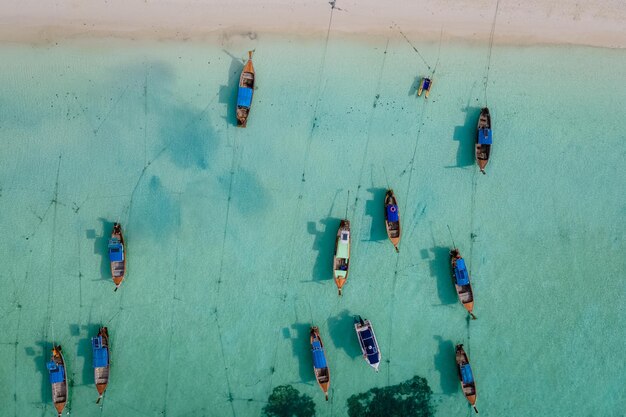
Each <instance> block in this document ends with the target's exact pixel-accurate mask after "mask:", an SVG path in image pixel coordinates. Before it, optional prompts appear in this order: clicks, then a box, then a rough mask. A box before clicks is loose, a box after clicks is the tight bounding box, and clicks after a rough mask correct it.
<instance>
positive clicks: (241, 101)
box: [237, 87, 252, 109]
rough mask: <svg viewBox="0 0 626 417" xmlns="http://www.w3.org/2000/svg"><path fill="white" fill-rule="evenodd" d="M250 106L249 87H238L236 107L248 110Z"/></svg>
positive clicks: (250, 92) (250, 90) (250, 94)
mask: <svg viewBox="0 0 626 417" xmlns="http://www.w3.org/2000/svg"><path fill="white" fill-rule="evenodd" d="M251 105H252V89H251V88H249V87H239V94H237V106H239V107H245V108H247V109H249V108H250V106H251Z"/></svg>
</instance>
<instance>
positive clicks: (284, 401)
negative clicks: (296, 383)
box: [262, 385, 315, 417]
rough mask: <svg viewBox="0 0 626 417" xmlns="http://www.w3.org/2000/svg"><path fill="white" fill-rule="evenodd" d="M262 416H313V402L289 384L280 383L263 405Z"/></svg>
mask: <svg viewBox="0 0 626 417" xmlns="http://www.w3.org/2000/svg"><path fill="white" fill-rule="evenodd" d="M262 415H263V417H313V416H314V415H315V403H314V402H313V400H312V399H311V397H309V396H308V395H305V394H300V391H298V390H297V389H295V388H294V387H292V386H291V385H280V386H278V387H276V388H274V390H273V391H272V393H271V394H270V396H269V397H268V399H267V405H266V406H265V407H263V414H262Z"/></svg>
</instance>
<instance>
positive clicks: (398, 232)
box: [385, 189, 402, 252]
mask: <svg viewBox="0 0 626 417" xmlns="http://www.w3.org/2000/svg"><path fill="white" fill-rule="evenodd" d="M391 206H395V207H396V210H398V201H397V200H396V196H395V194H394V193H393V190H392V189H389V190H387V194H386V195H385V229H387V237H388V238H389V240H390V241H391V244H392V245H393V247H394V248H395V249H396V252H400V249H399V248H398V245H399V244H400V239H401V237H402V228H401V227H400V213H399V210H398V213H397V216H398V221H389V213H388V207H391Z"/></svg>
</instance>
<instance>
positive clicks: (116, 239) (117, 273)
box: [108, 223, 126, 291]
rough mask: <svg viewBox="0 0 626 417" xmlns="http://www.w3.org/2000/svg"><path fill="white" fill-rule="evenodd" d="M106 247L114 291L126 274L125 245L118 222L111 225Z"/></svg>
mask: <svg viewBox="0 0 626 417" xmlns="http://www.w3.org/2000/svg"><path fill="white" fill-rule="evenodd" d="M108 249H109V262H110V263H111V276H112V277H113V283H114V284H115V290H114V291H117V289H118V288H119V287H120V285H122V281H124V277H125V276H126V245H124V235H123V234H122V226H121V225H120V224H119V223H115V224H114V225H113V232H111V238H110V239H109V247H108Z"/></svg>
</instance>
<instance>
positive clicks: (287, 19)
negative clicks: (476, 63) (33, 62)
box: [0, 0, 626, 48]
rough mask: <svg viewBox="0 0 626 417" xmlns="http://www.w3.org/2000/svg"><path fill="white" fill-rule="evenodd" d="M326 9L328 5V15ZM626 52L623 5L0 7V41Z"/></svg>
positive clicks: (7, 3)
mask: <svg viewBox="0 0 626 417" xmlns="http://www.w3.org/2000/svg"><path fill="white" fill-rule="evenodd" d="M333 6H334V7H333ZM329 26H330V28H331V29H332V31H333V33H335V31H337V32H343V33H346V34H355V35H366V34H375V35H380V34H383V35H384V34H385V33H392V32H393V31H395V32H396V33H397V32H398V31H399V30H402V32H403V33H405V34H410V35H411V36H413V37H417V38H419V39H425V38H426V39H435V40H437V39H439V38H440V37H444V38H445V39H454V38H461V39H464V40H469V41H489V40H490V39H491V38H492V37H493V42H494V43H496V44H522V45H523V44H538V43H542V44H545V43H552V44H575V45H590V46H599V47H609V48H626V2H625V1H624V0H597V1H594V2H580V1H578V0H526V1H524V2H519V1H517V0H395V1H381V0H378V1H376V0H336V2H335V3H334V5H333V4H330V3H329V2H328V1H326V0H272V1H262V0H261V1H250V0H229V1H226V0H100V1H94V0H91V1H81V0H4V1H3V2H1V3H0V40H2V41H5V42H6V41H8V42H52V41H57V40H61V39H68V38H76V37H79V38H84V37H121V38H131V39H176V40H187V39H192V40H202V39H209V38H215V37H216V36H218V37H228V36H233V35H248V36H250V37H254V36H256V35H257V34H258V33H270V32H271V33H284V34H293V35H304V36H315V35H320V36H324V35H325V34H326V33H327V32H328V29H329Z"/></svg>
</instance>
